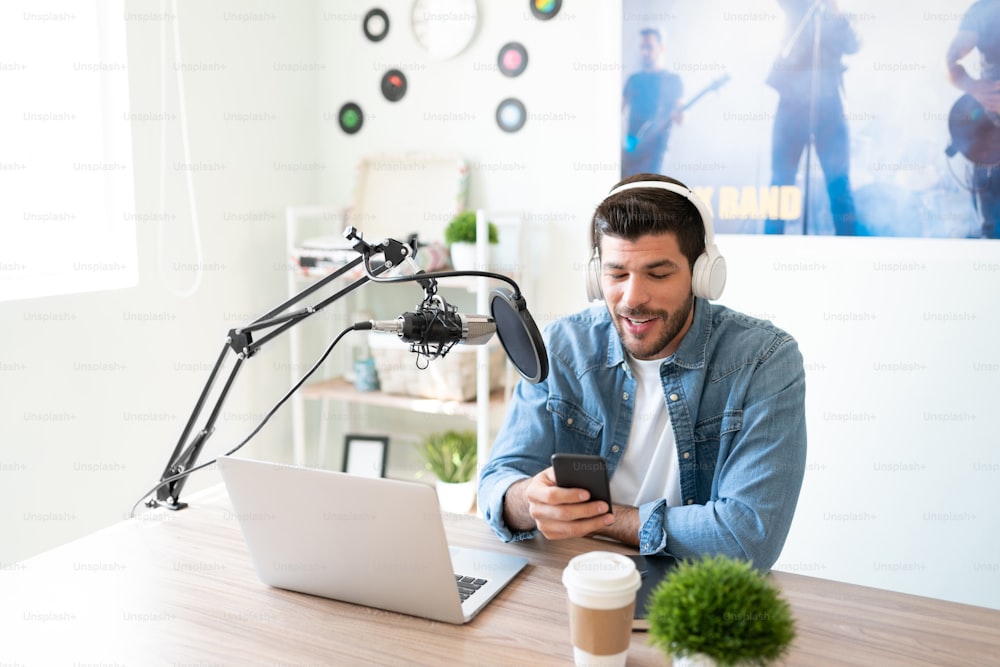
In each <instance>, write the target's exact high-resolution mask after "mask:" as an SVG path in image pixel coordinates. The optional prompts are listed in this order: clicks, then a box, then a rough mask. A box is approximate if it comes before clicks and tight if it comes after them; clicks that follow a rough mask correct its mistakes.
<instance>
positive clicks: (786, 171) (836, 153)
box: [764, 0, 858, 236]
mask: <svg viewBox="0 0 1000 667" xmlns="http://www.w3.org/2000/svg"><path fill="white" fill-rule="evenodd" d="M778 4H779V5H780V6H781V8H782V9H783V10H784V12H785V17H786V21H787V32H786V35H785V38H784V40H783V44H782V49H781V51H780V53H779V55H778V57H777V59H776V60H775V62H774V65H773V66H772V68H771V72H770V74H769V76H768V78H767V84H768V85H769V86H771V87H772V88H774V89H775V90H776V91H777V92H778V96H779V97H778V108H777V110H776V111H775V114H774V129H773V131H772V135H771V185H794V184H795V179H796V176H797V175H798V171H799V162H800V161H801V160H802V153H803V151H805V152H806V160H805V178H804V181H805V188H806V191H805V193H803V198H802V199H803V202H804V206H805V208H804V209H803V232H804V233H808V231H809V225H808V218H807V216H808V211H809V199H810V196H809V187H810V184H811V179H810V176H809V170H810V165H811V159H810V153H811V151H812V149H813V148H815V150H816V157H817V158H818V159H819V164H820V167H822V169H823V176H824V179H825V180H826V191H827V194H828V195H829V198H830V213H831V215H832V216H833V224H834V231H835V233H836V234H837V235H838V236H853V235H854V234H855V233H856V219H857V214H856V211H855V207H854V195H853V193H852V192H851V182H850V178H849V166H850V147H849V144H848V133H847V118H846V116H845V115H844V104H843V100H842V99H841V95H842V92H843V78H844V70H845V69H846V67H845V66H844V64H843V62H842V58H843V56H845V55H849V54H852V53H856V52H857V50H858V38H857V35H856V34H855V32H854V29H853V27H852V26H851V24H850V21H849V20H848V18H847V17H846V16H844V15H843V14H841V13H840V11H839V10H838V8H837V6H836V2H835V0H778ZM784 232H785V220H767V221H765V223H764V233H765V234H783V233H784Z"/></svg>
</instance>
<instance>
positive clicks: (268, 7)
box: [0, 0, 317, 567]
mask: <svg viewBox="0 0 1000 667" xmlns="http://www.w3.org/2000/svg"><path fill="white" fill-rule="evenodd" d="M33 9H34V10H36V11H37V13H38V14H44V13H45V12H44V11H43V10H44V3H42V4H37V5H33ZM247 10H252V13H251V14H247V13H246V12H247ZM67 13H68V12H67ZM126 14H127V16H126V18H127V31H128V47H129V61H128V67H129V75H130V84H131V86H132V91H131V105H132V109H131V111H132V113H133V114H134V115H133V116H132V119H131V120H126V119H125V118H119V119H115V120H116V121H117V122H131V124H132V129H133V133H134V136H133V141H134V151H133V154H134V159H135V161H134V165H133V166H134V171H135V186H136V208H137V216H138V218H139V221H138V222H137V227H138V230H137V232H138V234H137V235H138V244H139V246H138V249H139V268H140V282H139V285H138V287H136V288H133V289H126V290H120V291H112V292H101V293H92V294H79V295H75V296H69V297H52V298H45V299H34V300H27V301H15V302H7V303H0V331H2V333H0V341H2V345H0V369H2V370H0V396H2V397H3V400H2V402H0V433H2V435H0V534H3V536H4V537H3V539H2V540H0V567H5V566H8V565H10V564H11V563H12V562H14V561H16V560H19V559H22V558H25V557H28V556H30V555H32V554H35V553H37V552H39V551H41V550H44V549H47V548H50V547H53V546H55V545H57V544H60V543H62V542H65V541H68V540H70V539H72V538H75V537H78V536H81V535H84V534H87V533H90V532H92V531H94V530H96V529H97V528H100V527H103V526H106V525H109V524H111V523H114V522H116V521H119V520H121V519H122V518H123V517H124V516H125V514H126V512H127V511H128V510H129V508H130V507H131V505H132V503H133V502H134V501H135V500H137V499H138V498H139V497H140V496H142V494H144V493H145V492H146V491H147V490H148V489H149V488H150V487H152V485H153V484H154V483H155V482H156V481H157V480H158V479H159V478H160V474H161V472H162V469H163V466H164V465H165V464H166V462H167V457H168V455H169V454H170V452H171V450H172V449H173V447H174V444H175V443H176V441H177V438H178V437H179V435H180V432H181V429H182V427H183V423H184V420H185V419H186V418H187V416H188V414H189V413H190V412H191V410H192V408H193V406H194V402H195V399H196V397H197V394H198V392H199V391H200V389H201V387H202V385H203V384H204V382H205V380H206V379H207V377H208V372H209V369H210V368H211V365H212V363H214V361H215V358H216V356H217V355H218V353H219V349H220V347H221V345H222V342H223V339H224V337H225V333H226V331H227V330H228V329H230V328H232V327H235V326H238V325H240V324H244V323H247V322H249V321H250V320H252V319H253V318H255V317H256V316H257V315H259V314H260V313H262V312H264V311H265V310H266V309H268V308H270V307H271V306H273V305H275V304H277V303H278V302H279V300H281V299H282V298H283V297H284V295H285V267H284V264H283V262H284V252H283V249H284V206H285V205H286V204H287V203H288V202H290V201H301V200H310V199H313V198H314V197H315V189H316V175H315V173H314V172H311V171H296V170H294V169H293V168H292V167H291V166H290V165H295V164H308V163H310V162H312V161H314V157H315V148H314V146H315V143H314V142H315V136H316V128H317V123H316V117H315V113H314V111H315V108H316V83H315V80H314V76H315V75H314V73H305V74H302V73H295V74H292V73H289V72H288V71H287V68H286V69H284V70H279V68H276V67H275V63H307V62H311V60H312V57H313V53H314V48H315V43H314V40H313V35H314V32H313V29H312V19H313V12H312V6H311V5H299V4H298V3H280V2H255V3H245V2H244V3H241V2H212V3H202V2H195V1H193V0H190V1H185V2H181V3H180V7H179V8H178V10H177V12H176V14H174V13H173V12H172V11H169V10H168V15H167V16H166V18H164V16H163V12H162V11H161V8H160V3H159V2H153V1H149V2H137V1H130V2H128V3H126ZM255 17H256V18H255ZM18 18H20V17H18ZM175 24H177V25H179V28H180V41H181V51H182V54H183V57H184V61H183V62H184V65H185V67H184V68H183V70H182V71H183V73H184V77H185V84H186V87H187V90H186V94H187V113H188V126H189V129H190V143H191V150H190V161H191V162H192V163H193V164H194V169H195V171H192V172H190V173H191V175H192V176H193V184H194V195H195V201H196V204H197V216H198V223H199V228H198V230H197V234H198V236H199V237H200V239H201V243H202V246H203V256H202V257H201V258H199V257H198V256H197V255H196V253H195V249H194V241H193V239H194V235H195V233H196V232H195V231H194V230H193V228H192V217H191V213H190V209H189V205H188V198H187V192H186V190H185V187H186V183H185V180H186V178H185V176H186V175H187V173H188V172H187V171H186V169H187V168H186V167H185V166H184V165H185V163H186V162H187V160H186V159H185V157H184V153H183V151H182V144H181V134H180V113H179V107H178V102H177V91H176V72H177V65H176V64H177V59H176V57H175V55H174V53H173V49H172V45H171V46H170V48H169V49H168V52H167V61H166V63H165V69H166V76H167V79H166V81H167V107H166V120H164V121H161V120H159V119H160V118H163V117H164V116H163V110H162V109H161V106H160V95H159V77H160V73H161V63H160V53H159V39H160V28H161V26H163V27H165V28H166V29H167V39H168V40H169V41H168V43H171V44H172V36H171V31H172V29H173V27H174V25H175ZM5 104H8V105H10V104H16V100H6V101H5ZM18 113H20V112H18ZM246 114H256V115H257V117H260V118H263V119H262V120H243V119H244V118H247V117H248V116H247V115H246ZM161 126H163V127H165V128H166V129H167V132H168V134H167V143H166V147H167V152H166V154H165V155H161V152H160V128H161ZM161 166H163V167H165V169H166V188H167V189H166V202H167V203H166V211H167V216H166V220H167V224H166V225H165V226H164V229H165V231H164V234H163V238H162V240H161V238H160V235H159V225H158V222H157V220H159V219H161V217H162V216H160V215H159V211H160V207H159V174H160V169H161ZM59 190H60V184H59V183H58V182H55V183H52V195H53V197H55V198H58V196H59ZM52 242H53V243H58V242H59V239H57V238H54V239H52ZM198 265H200V268H201V269H203V271H202V276H201V283H200V287H199V288H198V289H197V290H196V291H195V292H194V294H193V295H191V296H179V295H178V294H179V293H181V292H184V291H186V290H187V289H188V288H189V287H191V286H192V285H193V284H194V282H195V280H196V276H197V271H196V270H195V269H196V268H198ZM160 269H162V273H163V276H162V277H161V271H160ZM245 367H246V370H245V371H244V373H243V376H242V377H241V378H240V381H239V382H238V384H237V386H236V388H235V389H234V391H233V395H232V396H231V398H230V400H229V402H228V403H227V409H226V411H225V412H224V413H223V415H222V417H221V419H220V421H219V428H218V430H217V432H216V433H215V435H213V437H212V439H211V440H210V441H209V444H208V446H207V447H206V449H205V452H204V454H203V455H202V458H201V461H207V460H208V459H209V458H211V457H212V456H214V455H216V454H219V453H221V452H222V451H224V450H225V449H228V448H230V447H231V446H233V445H235V444H236V442H238V441H239V440H240V439H242V437H243V435H244V434H245V433H247V432H248V431H249V429H250V427H252V426H253V425H254V424H256V422H257V421H258V420H259V418H260V416H261V415H262V413H263V412H264V411H265V410H266V409H267V408H268V407H270V405H271V404H272V403H273V402H274V401H275V400H276V399H277V397H278V396H280V394H281V393H283V392H284V390H285V389H286V388H287V387H288V385H289V370H288V363H287V348H286V346H285V345H284V344H283V343H282V342H281V341H276V342H275V343H274V345H273V348H272V347H268V348H265V349H264V350H263V351H262V352H261V353H260V355H259V356H258V357H256V358H255V359H252V360H251V361H250V362H249V363H248V364H246V366H245ZM285 414H287V411H286V413H283V414H280V415H279V416H278V417H276V418H275V420H274V422H273V424H272V425H270V426H268V427H267V428H266V429H265V430H264V431H263V432H262V433H261V434H260V436H259V437H258V440H256V441H254V442H253V443H251V444H250V445H249V446H248V447H247V449H245V450H244V452H245V453H251V454H253V453H256V454H257V455H259V456H268V457H273V458H281V457H283V456H286V449H287V447H286V446H285V442H286V441H287V433H288V420H287V416H285ZM215 479H217V478H216V477H215V473H214V472H211V471H209V472H205V473H200V474H199V475H197V476H195V477H193V478H192V480H191V482H190V483H189V484H188V486H187V488H186V489H185V492H184V494H185V495H187V494H189V493H190V492H192V491H194V490H197V489H198V488H200V487H203V486H205V485H206V484H208V483H209V482H211V481H213V480H215Z"/></svg>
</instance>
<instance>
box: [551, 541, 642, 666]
mask: <svg viewBox="0 0 1000 667" xmlns="http://www.w3.org/2000/svg"><path fill="white" fill-rule="evenodd" d="M562 580H563V585H564V586H565V587H566V593H567V597H568V598H569V633H570V641H571V642H572V644H573V659H574V660H575V662H576V664H577V665H578V666H581V667H582V666H583V665H588V666H592V667H597V666H600V667H612V666H619V665H624V664H625V659H626V657H627V656H628V647H629V644H630V643H631V641H632V616H633V614H634V613H635V592H636V591H637V590H639V586H640V585H641V584H642V579H641V577H640V576H639V572H638V571H636V569H635V563H634V562H633V561H632V559H630V558H628V557H626V556H622V555H621V554H616V553H611V552H610V551H591V552H589V553H585V554H581V555H579V556H576V557H575V558H573V559H572V560H570V562H569V564H568V565H566V569H564V570H563V577H562Z"/></svg>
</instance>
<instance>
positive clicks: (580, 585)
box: [562, 551, 642, 595]
mask: <svg viewBox="0 0 1000 667" xmlns="http://www.w3.org/2000/svg"><path fill="white" fill-rule="evenodd" d="M562 580H563V585H564V586H566V587H567V588H573V589H575V590H578V591H581V592H587V593H591V594H597V595H600V594H604V593H620V592H622V591H635V590H638V588H639V586H641V585H642V577H641V576H640V575H639V572H638V570H636V569H635V562H634V561H633V560H632V559H631V558H629V557H627V556H623V555H622V554H616V553H612V552H610V551H590V552H588V553H585V554H580V555H579V556H575V557H574V558H572V559H571V560H570V561H569V564H568V565H566V569H564V570H563V576H562Z"/></svg>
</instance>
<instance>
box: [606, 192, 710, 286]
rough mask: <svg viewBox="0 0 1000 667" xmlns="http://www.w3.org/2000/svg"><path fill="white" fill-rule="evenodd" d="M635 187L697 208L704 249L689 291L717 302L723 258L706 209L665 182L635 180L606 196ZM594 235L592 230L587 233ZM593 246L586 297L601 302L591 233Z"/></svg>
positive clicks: (696, 197)
mask: <svg viewBox="0 0 1000 667" xmlns="http://www.w3.org/2000/svg"><path fill="white" fill-rule="evenodd" d="M635 188H659V189H661V190H669V191H670V192H675V193H677V194H679V195H682V196H684V197H687V198H688V200H689V201H690V202H691V203H692V204H694V207H695V208H696V209H698V215H700V216H701V221H702V223H703V224H704V225H705V250H704V251H703V252H702V253H701V254H700V255H699V256H698V259H696V260H695V262H694V267H692V270H691V291H692V293H694V295H695V296H698V297H702V298H704V299H718V298H719V297H720V296H721V295H722V289H723V288H724V287H725V286H726V258H725V257H723V256H722V254H721V253H719V249H718V248H717V247H716V245H715V231H714V229H713V228H712V213H711V211H709V210H708V206H706V205H705V202H703V201H702V200H701V198H699V197H698V195H696V194H695V193H694V192H692V191H691V190H689V189H688V188H686V187H684V186H682V185H677V184H676V183H670V182H669V181H635V182H634V183H626V184H625V185H620V186H618V187H617V188H615V189H614V190H612V191H611V192H609V193H608V195H607V197H605V200H606V199H607V198H608V197H611V196H613V195H616V194H618V193H619V192H624V191H626V190H633V189H635ZM591 233H592V234H594V230H593V229H592V230H591ZM593 241H594V247H593V251H592V253H591V257H590V261H589V262H588V264H587V298H588V299H589V300H591V301H603V300H604V292H603V290H601V254H600V251H599V250H598V243H597V238H596V234H594V239H593Z"/></svg>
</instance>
